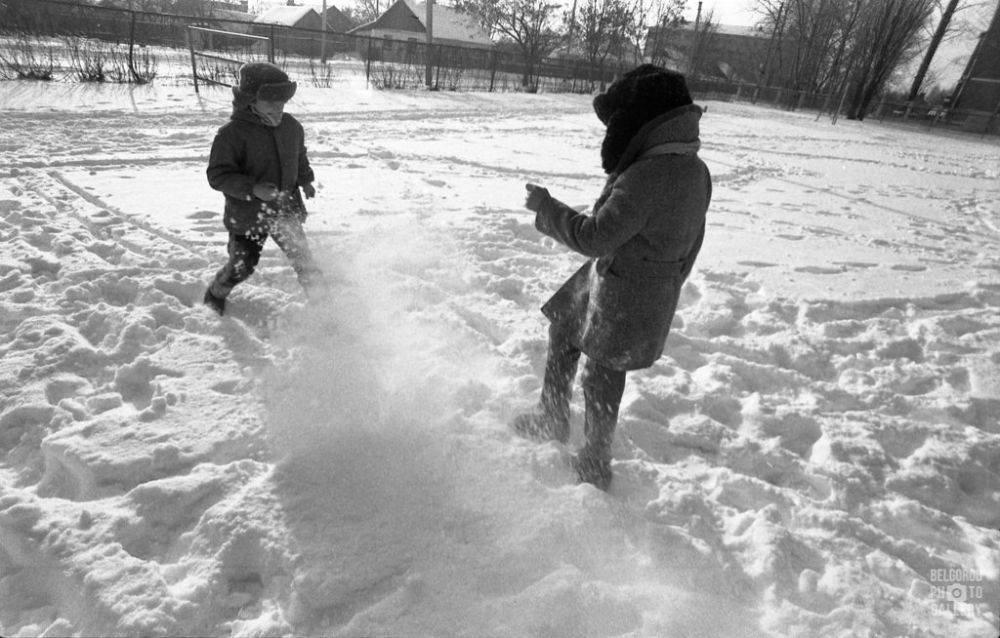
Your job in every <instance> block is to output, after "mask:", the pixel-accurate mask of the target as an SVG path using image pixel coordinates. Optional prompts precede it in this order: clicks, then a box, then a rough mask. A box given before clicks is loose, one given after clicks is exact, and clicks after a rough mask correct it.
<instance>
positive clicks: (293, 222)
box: [271, 219, 323, 292]
mask: <svg viewBox="0 0 1000 638" xmlns="http://www.w3.org/2000/svg"><path fill="white" fill-rule="evenodd" d="M271 237H273V238H274V242H275V243H276V244H278V247H279V248H281V250H282V252H284V253H285V256H286V257H288V261H289V262H290V263H291V265H292V270H294V271H295V275H296V277H298V279H299V284H301V285H302V287H303V288H304V289H305V290H306V291H307V292H308V291H309V290H310V289H311V288H314V287H316V286H317V285H319V284H321V283H322V281H323V273H322V271H321V270H320V269H319V268H318V267H317V266H316V261H315V259H313V254H312V250H310V248H309V240H308V239H307V238H306V233H305V229H303V228H302V222H301V221H300V220H298V219H282V220H280V221H278V222H276V223H275V224H274V225H273V226H272V228H271Z"/></svg>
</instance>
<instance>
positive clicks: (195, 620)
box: [0, 82, 1000, 638]
mask: <svg viewBox="0 0 1000 638" xmlns="http://www.w3.org/2000/svg"><path fill="white" fill-rule="evenodd" d="M707 106H708V112H707V113H706V115H705V117H704V118H703V120H702V126H703V129H702V130H703V136H702V140H703V151H702V156H703V157H704V159H705V160H706V162H707V163H708V164H709V166H710V168H711V169H712V172H713V174H714V181H715V197H714V202H713V204H712V207H711V209H710V211H709V229H708V235H707V239H706V242H705V247H704V249H703V251H702V254H701V257H700V259H699V262H698V264H697V267H696V270H695V273H694V274H693V276H692V278H691V280H690V281H689V282H688V283H687V284H686V286H685V289H684V294H683V297H682V307H681V308H680V311H679V317H678V320H677V321H676V323H675V326H676V327H675V329H674V331H673V333H672V334H671V336H670V338H669V340H668V342H667V351H666V354H665V356H664V357H663V358H662V359H661V360H660V361H659V362H658V363H657V364H656V365H655V366H654V367H653V368H651V369H649V370H645V371H641V372H638V373H634V374H632V375H630V377H629V382H628V386H627V388H626V396H625V400H624V404H623V409H622V414H621V419H620V427H619V430H618V434H617V437H616V440H615V447H614V452H615V462H614V470H615V472H616V479H615V483H614V485H613V486H612V489H611V492H610V493H609V494H605V493H603V492H599V491H597V490H595V489H594V488H592V487H590V486H587V485H577V484H576V483H575V481H574V480H573V477H572V476H571V473H570V470H569V469H568V468H567V466H566V462H565V457H566V450H565V449H563V448H561V447H560V446H558V445H556V444H545V445H538V444H533V443H530V442H527V441H524V440H520V439H518V438H516V437H514V436H512V435H511V433H510V432H509V431H508V430H507V429H506V426H505V423H506V422H507V420H508V419H509V418H510V416H511V415H512V414H514V413H515V412H516V411H517V410H519V409H522V408H524V407H526V406H528V405H530V404H531V403H532V401H533V400H534V398H535V396H536V394H537V390H538V386H539V375H540V371H541V368H542V366H543V363H544V353H545V339H546V332H545V322H544V319H543V317H542V316H541V314H540V313H539V312H538V307H539V305H540V304H541V303H542V302H543V301H544V300H545V299H546V298H547V296H548V295H549V294H551V293H552V292H553V291H554V290H555V288H556V287H558V285H559V284H560V283H561V282H562V280H563V279H564V278H565V277H566V276H568V275H569V274H570V273H572V272H573V270H574V269H575V268H576V267H577V266H578V265H579V263H581V261H582V258H580V257H578V256H577V255H574V254H572V253H570V252H568V251H566V250H564V249H563V248H561V247H560V246H558V245H555V244H554V243H553V242H551V241H550V240H548V239H545V238H543V237H542V236H540V235H539V234H538V233H537V232H536V231H535V230H534V227H533V215H532V214H531V213H529V212H527V211H526V210H524V209H523V208H522V204H523V200H524V188H523V184H524V182H526V181H534V182H538V183H542V184H544V185H546V186H547V187H548V188H549V189H550V190H551V191H552V193H553V194H554V195H555V196H557V197H559V198H560V199H562V200H564V201H567V202H568V203H571V204H573V205H579V206H580V207H585V206H587V205H588V204H589V203H590V202H591V201H592V200H593V199H594V198H595V197H596V195H597V194H598V192H599V191H600V188H601V186H602V181H603V180H602V174H601V172H600V170H599V161H598V148H599V145H600V138H601V134H602V130H601V127H600V123H599V122H598V121H597V119H596V118H595V117H594V116H593V115H592V113H591V112H590V108H589V98H588V97H586V96H572V95H517V94H502V95H486V94H434V93H379V92H374V91H367V90H365V89H364V88H363V87H350V86H344V87H340V88H338V89H336V90H322V89H307V88H303V89H301V90H300V94H299V95H298V96H296V98H295V100H294V101H293V103H292V104H291V105H290V106H289V111H290V112H293V113H295V114H297V115H298V116H299V118H300V120H301V121H302V122H303V123H304V124H305V127H306V131H307V141H308V143H309V147H310V155H311V158H312V162H313V166H314V168H315V170H316V173H317V175H318V183H319V193H318V195H317V198H316V199H314V200H312V201H311V202H310V208H311V210H312V215H311V217H310V220H309V222H308V224H307V229H308V231H309V233H310V236H311V238H312V241H313V243H314V246H315V248H316V251H317V253H318V254H319V255H320V259H321V262H322V263H323V265H324V266H325V268H326V270H327V271H328V272H329V273H330V275H331V277H332V278H333V279H334V281H335V284H334V292H333V294H332V296H331V298H330V299H329V300H326V301H324V302H321V303H317V304H311V305H306V304H305V302H304V299H303V297H302V295H301V293H300V292H299V290H298V288H297V284H296V283H295V280H294V277H293V275H292V273H291V271H290V269H289V268H288V266H287V263H286V261H285V259H284V257H283V256H282V255H281V254H280V253H279V252H278V251H277V249H276V248H274V246H273V245H270V246H269V247H268V249H267V251H266V252H265V256H264V259H263V260H262V263H261V267H260V268H259V270H258V272H257V273H256V274H255V275H254V277H253V278H252V279H251V281H250V283H248V284H245V285H244V286H241V287H240V288H237V291H236V292H235V293H234V295H233V297H232V298H231V301H230V308H231V315H230V316H229V317H227V318H224V319H222V320H220V319H219V318H218V317H216V316H214V315H213V314H211V312H210V311H208V310H207V309H205V308H204V307H203V306H201V305H200V304H199V300H200V297H201V294H202V292H203V290H204V286H205V284H206V282H207V281H208V280H209V278H210V277H211V275H212V274H213V272H214V270H215V269H216V268H217V267H218V266H219V265H221V263H222V261H223V259H224V254H225V252H224V251H225V234H224V231H223V229H222V225H221V213H220V210H221V205H222V201H221V200H222V198H221V195H220V194H218V193H216V192H214V191H212V190H210V189H209V187H208V185H207V183H206V181H205V177H204V168H205V162H206V157H207V151H208V148H209V145H210V143H211V139H212V136H213V134H214V132H215V129H216V128H217V127H218V126H219V125H220V124H221V123H223V122H224V121H225V119H226V117H227V115H228V111H229V96H228V94H227V92H226V91H225V90H218V89H215V90H209V91H205V92H203V93H202V94H201V95H200V96H195V95H194V93H193V92H191V90H190V88H189V87H168V86H156V85H154V86H151V87H144V88H132V89H130V88H128V87H107V86H93V87H92V86H78V85H68V84H48V85H45V84H25V83H14V82H6V83H0V115H2V117H3V126H2V127H0V246H2V251H0V356H2V360H0V454H2V455H3V457H2V463H0V490H2V491H0V634H2V635H5V636H14V635H24V636H28V635H45V636H57V635H84V636H92V635H177V636H180V635H229V634H232V635H238V636H271V635H283V634H284V635H297V636H298V635H316V636H319V635H322V636H343V637H358V636H394V637H399V636H402V637H411V636H416V637H420V636H428V637H438V636H441V637H444V636H454V637H458V636H462V637H470V638H472V637H493V636H496V637H507V636H539V637H546V638H553V637H561V636H565V637H567V638H569V637H572V638H579V637H584V636H650V637H653V636H655V637H661V636H671V637H675V636H690V637H715V636H720V637H721V636H727V637H728V636H740V637H743V636H803V637H814V636H843V637H854V636H906V637H908V638H914V637H918V636H940V637H949V638H951V637H970V638H972V637H977V638H978V637H982V638H987V637H988V638H994V637H995V636H996V635H997V632H998V615H1000V530H998V528H1000V145H998V143H997V140H996V139H989V138H986V139H983V138H977V137H969V136H961V135H955V134H950V133H945V132H929V131H926V130H921V129H904V128H894V127H890V126H883V125H880V124H878V123H877V122H868V123H857V122H849V121H844V120H841V121H840V122H839V123H838V124H837V125H835V126H834V125H831V124H830V123H829V121H828V120H826V119H820V120H819V121H817V120H816V118H815V116H814V115H810V114H808V113H786V112H782V111H779V110H773V109H766V108H756V107H752V106H747V105H735V104H726V103H715V102H711V103H708V104H707ZM574 407H575V414H574V427H575V432H574V436H573V441H571V447H572V446H575V445H576V444H577V443H579V439H580V431H579V430H580V420H581V414H580V404H579V400H577V401H576V402H575V406H574Z"/></svg>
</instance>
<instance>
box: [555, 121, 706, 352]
mask: <svg viewBox="0 0 1000 638" xmlns="http://www.w3.org/2000/svg"><path fill="white" fill-rule="evenodd" d="M700 118H701V109H699V108H698V107H697V106H694V105H690V106H684V107H681V108H678V109H674V110H671V111H669V112H667V113H664V114H663V115H661V116H659V117H657V118H655V119H654V120H652V121H650V122H649V123H648V124H646V125H645V126H644V127H643V128H642V129H641V130H640V131H639V132H638V133H637V134H636V135H635V136H634V137H633V138H632V140H631V142H630V143H629V145H628V149H627V150H626V152H625V153H624V154H623V156H622V158H621V161H620V162H619V164H618V166H617V168H616V170H614V171H613V172H612V173H611V174H610V175H609V178H608V182H607V185H606V186H605V189H604V192H603V193H602V195H601V197H600V198H599V199H598V200H597V203H596V204H595V205H594V209H593V211H592V213H591V214H590V215H585V214H581V213H577V212H576V211H575V210H573V209H572V208H570V207H569V206H567V205H565V204H563V203H561V202H559V201H557V200H555V199H553V198H551V197H549V198H547V199H546V200H544V201H543V203H542V204H541V206H540V208H539V209H538V212H537V215H536V218H535V226H536V228H538V230H539V231H541V232H542V233H544V234H546V235H549V236H550V237H552V238H554V239H556V240H558V241H559V242H561V243H563V244H565V245H566V246H568V247H570V248H572V249H573V250H575V251H577V252H579V253H582V254H583V255H586V256H588V257H591V260H590V261H588V262H587V263H586V264H584V265H583V266H582V267H581V268H580V269H579V270H577V271H576V273H575V274H573V275H572V276H571V277H570V278H569V279H568V280H567V281H566V282H565V283H564V284H563V286H562V287H561V288H559V290H558V291H557V292H556V293H555V294H554V295H553V296H552V298H551V299H549V300H548V302H546V303H545V305H544V306H543V307H542V312H543V313H545V315H546V316H547V317H548V318H549V319H550V320H551V321H552V322H553V323H560V324H563V325H565V326H566V327H567V328H568V329H569V330H570V334H571V335H573V341H574V344H575V345H576V346H577V347H579V348H580V349H581V350H582V351H583V352H584V353H585V354H586V355H587V356H588V357H590V358H592V359H594V360H596V361H598V362H600V363H602V364H603V365H605V366H607V367H610V368H613V369H617V370H636V369H640V368H646V367H649V366H651V365H652V364H653V363H654V362H655V361H656V360H657V359H658V358H659V357H660V355H661V354H662V352H663V346H664V343H665V341H666V338H667V333H668V332H669V330H670V323H671V321H672V319H673V315H674V312H675V310H676V308H677V300H678V297H679V296H680V291H681V286H682V285H683V283H684V280H685V279H686V278H687V276H688V274H689V273H690V272H691V269H692V267H693V265H694V260H695V258H696V257H697V255H698V251H699V250H700V249H701V243H702V239H703V238H704V234H705V213H706V211H707V209H708V204H709V200H710V199H711V195H712V181H711V176H710V174H709V171H708V168H707V167H706V166H705V164H704V163H703V162H702V161H701V160H700V159H699V158H698V156H697V155H696V151H697V148H698V120H699V119H700Z"/></svg>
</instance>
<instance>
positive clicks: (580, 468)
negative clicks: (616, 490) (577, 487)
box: [570, 452, 612, 492]
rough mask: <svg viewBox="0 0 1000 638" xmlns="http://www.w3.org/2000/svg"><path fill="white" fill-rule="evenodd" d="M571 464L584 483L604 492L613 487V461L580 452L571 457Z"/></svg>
mask: <svg viewBox="0 0 1000 638" xmlns="http://www.w3.org/2000/svg"><path fill="white" fill-rule="evenodd" d="M570 464H571V465H572V466H573V469H574V470H576V475H577V476H579V477H580V481H581V482H582V483H590V484H591V485H593V486H594V487H596V488H597V489H599V490H602V491H604V492H607V491H608V488H610V487H611V476H612V475H611V461H609V460H605V459H599V458H596V457H594V456H590V455H587V454H586V453H585V452H578V453H576V454H574V455H573V456H571V457H570Z"/></svg>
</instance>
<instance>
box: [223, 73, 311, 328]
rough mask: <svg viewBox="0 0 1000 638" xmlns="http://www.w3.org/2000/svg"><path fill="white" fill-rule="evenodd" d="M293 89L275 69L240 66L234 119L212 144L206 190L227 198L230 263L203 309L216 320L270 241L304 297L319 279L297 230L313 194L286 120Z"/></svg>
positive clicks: (294, 130) (296, 131)
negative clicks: (306, 200)
mask: <svg viewBox="0 0 1000 638" xmlns="http://www.w3.org/2000/svg"><path fill="white" fill-rule="evenodd" d="M295 88H296V85H295V82H292V81H290V80H289V78H288V75H287V74H286V73H285V72H284V71H282V70H281V69H279V68H278V67H277V66H275V65H273V64H269V63H267V62H251V63H248V64H244V65H243V66H242V67H240V70H239V85H238V86H236V87H233V113H232V116H230V119H229V122H227V123H226V124H225V125H223V126H222V127H221V128H220V129H219V131H218V133H217V134H216V136H215V140H214V141H213V142H212V151H211V155H210V157H209V160H208V170H207V175H208V183H209V184H210V185H211V186H212V188H214V189H215V190H218V191H222V193H223V194H225V196H226V206H225V213H224V218H223V223H224V225H225V227H226V230H228V231H229V245H228V249H229V260H228V261H227V262H226V264H225V265H224V266H223V267H222V268H221V269H220V270H219V272H218V273H216V275H215V278H214V279H213V280H212V282H211V283H210V284H209V286H208V289H207V290H206V291H205V298H204V302H205V304H206V305H208V306H209V307H210V308H212V309H213V310H215V311H216V312H217V313H219V314H220V315H221V314H223V312H224V311H225V304H226V297H228V296H229V293H230V292H231V291H232V290H233V288H234V287H235V286H236V285H237V284H238V283H240V282H241V281H244V280H245V279H246V278H247V277H249V276H250V275H251V274H252V273H253V271H254V268H255V267H256V266H257V263H258V261H259V260H260V253H261V250H262V249H263V247H264V242H266V241H267V238H268V237H271V238H273V239H274V241H275V243H276V244H278V247H279V248H281V250H282V251H283V252H284V253H285V255H286V256H287V257H288V259H289V261H291V264H292V268H293V269H294V270H295V274H296V275H297V276H298V279H299V283H301V284H302V287H303V288H305V289H306V291H307V292H309V290H310V288H312V287H314V286H315V285H317V284H319V283H320V279H321V278H322V273H321V272H320V271H319V269H318V268H317V267H316V265H315V263H314V261H313V256H312V252H311V251H310V249H309V243H308V242H307V241H306V236H305V232H304V230H303V228H302V222H303V221H304V220H305V218H306V209H305V205H304V204H303V202H302V194H301V193H305V196H306V197H307V198H309V197H313V196H314V195H315V194H316V190H315V188H314V187H313V185H312V182H313V178H314V177H313V171H312V168H311V167H310V166H309V159H308V158H307V157H306V147H305V134H304V132H303V129H302V125H301V124H299V122H298V120H296V119H295V118H294V117H292V116H291V115H288V114H287V113H284V107H285V103H286V102H288V100H290V99H291V98H292V96H293V95H295ZM300 189H301V193H300Z"/></svg>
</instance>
